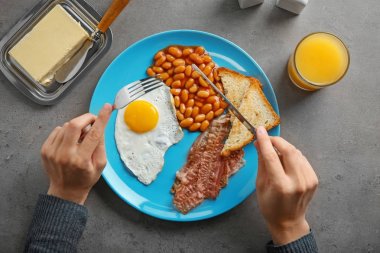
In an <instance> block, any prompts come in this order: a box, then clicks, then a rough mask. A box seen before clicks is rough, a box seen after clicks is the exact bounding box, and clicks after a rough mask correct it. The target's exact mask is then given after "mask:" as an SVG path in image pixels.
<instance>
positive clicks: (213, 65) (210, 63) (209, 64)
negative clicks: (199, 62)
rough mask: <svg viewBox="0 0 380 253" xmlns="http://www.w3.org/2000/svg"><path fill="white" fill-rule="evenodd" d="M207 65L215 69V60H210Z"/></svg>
mask: <svg viewBox="0 0 380 253" xmlns="http://www.w3.org/2000/svg"><path fill="white" fill-rule="evenodd" d="M206 67H210V68H211V69H213V68H214V67H215V63H214V62H209V63H208V64H207V65H206Z"/></svg>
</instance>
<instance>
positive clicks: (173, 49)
mask: <svg viewBox="0 0 380 253" xmlns="http://www.w3.org/2000/svg"><path fill="white" fill-rule="evenodd" d="M168 52H169V54H171V55H173V56H174V57H177V58H179V57H181V56H182V50H181V49H179V48H178V47H169V49H168Z"/></svg>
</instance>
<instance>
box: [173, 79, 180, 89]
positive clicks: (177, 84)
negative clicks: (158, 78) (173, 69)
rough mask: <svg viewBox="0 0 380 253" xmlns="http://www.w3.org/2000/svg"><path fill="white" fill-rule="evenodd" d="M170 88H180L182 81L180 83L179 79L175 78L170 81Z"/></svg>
mask: <svg viewBox="0 0 380 253" xmlns="http://www.w3.org/2000/svg"><path fill="white" fill-rule="evenodd" d="M172 88H175V89H176V88H182V83H181V80H175V81H174V82H173V83H172Z"/></svg>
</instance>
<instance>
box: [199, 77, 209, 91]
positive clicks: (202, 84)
mask: <svg viewBox="0 0 380 253" xmlns="http://www.w3.org/2000/svg"><path fill="white" fill-rule="evenodd" d="M198 82H199V84H200V85H201V86H203V87H205V88H207V87H208V86H209V85H208V83H207V82H206V81H205V79H203V77H201V76H200V77H199V79H198Z"/></svg>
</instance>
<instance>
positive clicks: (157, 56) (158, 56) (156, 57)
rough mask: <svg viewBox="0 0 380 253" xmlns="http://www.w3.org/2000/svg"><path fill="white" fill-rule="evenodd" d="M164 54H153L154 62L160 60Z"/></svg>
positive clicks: (160, 52)
mask: <svg viewBox="0 0 380 253" xmlns="http://www.w3.org/2000/svg"><path fill="white" fill-rule="evenodd" d="M164 55H165V54H164V52H163V51H158V52H157V53H156V54H155V56H154V59H155V60H158V59H160V58H161V57H162V56H164Z"/></svg>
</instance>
